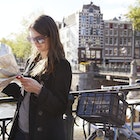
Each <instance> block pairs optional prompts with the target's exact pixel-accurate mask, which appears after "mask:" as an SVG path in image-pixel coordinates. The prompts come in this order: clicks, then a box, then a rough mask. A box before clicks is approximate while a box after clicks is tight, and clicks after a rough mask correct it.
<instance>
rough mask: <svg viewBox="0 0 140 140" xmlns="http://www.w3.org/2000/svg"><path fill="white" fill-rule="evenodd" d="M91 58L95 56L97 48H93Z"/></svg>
mask: <svg viewBox="0 0 140 140" xmlns="http://www.w3.org/2000/svg"><path fill="white" fill-rule="evenodd" d="M91 58H95V50H91Z"/></svg>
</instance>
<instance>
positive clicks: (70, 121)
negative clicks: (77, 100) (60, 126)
mask: <svg viewBox="0 0 140 140" xmlns="http://www.w3.org/2000/svg"><path fill="white" fill-rule="evenodd" d="M73 103H74V96H73V95H72V94H70V95H69V101H68V107H67V111H66V118H65V128H66V129H65V134H66V140H73V129H74V117H73V115H72V105H73Z"/></svg>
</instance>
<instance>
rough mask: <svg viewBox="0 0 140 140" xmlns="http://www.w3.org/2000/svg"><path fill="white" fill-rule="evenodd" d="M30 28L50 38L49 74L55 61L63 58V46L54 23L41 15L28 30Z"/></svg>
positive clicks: (48, 17) (49, 18)
mask: <svg viewBox="0 0 140 140" xmlns="http://www.w3.org/2000/svg"><path fill="white" fill-rule="evenodd" d="M30 28H33V29H34V30H36V31H37V32H38V33H40V34H41V35H43V36H48V37H49V38H50V48H49V52H48V69H47V72H48V73H51V72H52V71H53V69H54V63H55V61H59V60H60V59H64V58H65V53H64V49H63V45H62V43H61V41H60V36H59V31H58V27H57V25H56V23H55V21H54V20H53V19H52V18H51V17H50V16H48V15H41V16H39V17H38V18H37V19H36V20H35V21H34V23H33V24H31V26H30V27H29V29H30ZM36 54H37V53H36ZM36 57H38V56H36Z"/></svg>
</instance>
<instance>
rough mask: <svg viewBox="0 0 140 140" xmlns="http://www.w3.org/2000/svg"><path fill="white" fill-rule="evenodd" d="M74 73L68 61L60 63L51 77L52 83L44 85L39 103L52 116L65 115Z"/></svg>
mask: <svg viewBox="0 0 140 140" xmlns="http://www.w3.org/2000/svg"><path fill="white" fill-rule="evenodd" d="M71 79H72V71H71V66H70V63H69V62H68V61H67V60H62V61H60V62H59V63H58V64H57V65H56V67H55V71H54V73H53V74H52V76H51V82H50V83H49V86H48V85H47V84H48V83H47V82H46V83H44V86H43V88H42V90H41V92H40V94H39V97H38V103H39V107H40V109H42V107H43V108H44V109H45V111H46V112H48V113H50V114H51V115H60V114H64V113H65V111H66V108H67V103H68V94H69V91H70V87H71Z"/></svg>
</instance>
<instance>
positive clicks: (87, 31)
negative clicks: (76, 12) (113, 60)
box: [79, 27, 103, 36]
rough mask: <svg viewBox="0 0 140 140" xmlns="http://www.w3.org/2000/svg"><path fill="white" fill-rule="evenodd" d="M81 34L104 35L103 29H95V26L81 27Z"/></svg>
mask: <svg viewBox="0 0 140 140" xmlns="http://www.w3.org/2000/svg"><path fill="white" fill-rule="evenodd" d="M79 33H80V35H98V36H101V35H102V36H103V31H102V30H100V29H94V28H92V27H91V28H89V29H86V28H85V27H81V31H80V32H79Z"/></svg>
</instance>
